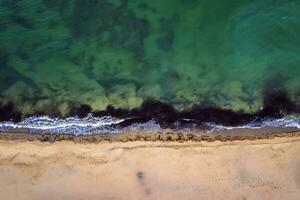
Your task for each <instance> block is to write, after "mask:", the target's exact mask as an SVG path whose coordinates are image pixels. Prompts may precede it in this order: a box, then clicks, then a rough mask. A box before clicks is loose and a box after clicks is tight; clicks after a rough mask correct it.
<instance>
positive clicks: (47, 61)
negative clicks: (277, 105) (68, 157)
mask: <svg viewBox="0 0 300 200" xmlns="http://www.w3.org/2000/svg"><path fill="white" fill-rule="evenodd" d="M267 90H274V91H281V90H284V91H287V93H288V95H289V97H290V98H291V99H292V100H293V101H295V102H299V100H300V1H299V0H263V1H262V0H218V1H212V0H0V99H1V102H4V103H5V102H9V101H12V102H15V103H16V104H17V105H18V107H19V109H21V110H22V111H23V112H24V113H26V112H27V113H28V112H32V111H39V110H40V111H42V110H43V109H44V108H49V107H51V106H56V107H59V109H60V111H61V112H62V113H64V112H67V109H68V105H69V104H70V103H79V104H81V103H84V104H89V105H91V106H92V108H93V109H94V110H103V109H105V108H106V106H107V105H109V104H111V105H113V106H116V107H122V108H134V107H138V106H139V105H140V104H141V103H142V102H143V101H144V100H145V99H149V98H150V99H157V100H161V101H166V102H169V103H172V104H173V105H174V106H175V107H176V108H178V109H183V108H188V107H190V106H192V105H194V104H199V105H203V106H216V107H220V108H229V109H233V110H235V111H239V110H242V111H244V112H254V111H257V110H258V109H260V107H261V106H262V105H263V96H264V94H265V92H266V91H267Z"/></svg>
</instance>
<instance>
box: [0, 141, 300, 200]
mask: <svg viewBox="0 0 300 200" xmlns="http://www.w3.org/2000/svg"><path fill="white" fill-rule="evenodd" d="M0 199H1V200H2V199H3V200H10V199H22V200H26V199H30V200H35V199H55V200H56V199H72V200H73V199H101V200H102V199H103V200H105V199H112V200H113V199H114V200H115V199H116V200H118V199H130V200H134V199H138V200H142V199H155V200H156V199H163V200H168V199H172V200H176V199H184V200H189V199H193V200H194V199H195V200H199V199H218V200H219V199H226V200H227V199H241V200H242V199H264V200H265V199H272V200H273V199H280V200H281V199H288V200H290V199H295V200H296V199H300V136H297V135H296V136H293V137H280V138H277V137H276V138H271V139H260V140H243V141H227V142H221V141H214V142H207V141H200V142H192V141H188V142H183V143H179V142H162V141H158V142H146V141H135V142H126V143H122V142H105V141H104V142H100V143H98V144H93V143H89V144H76V143H74V142H72V141H60V142H55V143H52V144H50V143H48V142H45V143H42V142H40V141H16V140H15V141H9V140H0Z"/></svg>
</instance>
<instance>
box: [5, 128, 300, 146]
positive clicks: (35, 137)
mask: <svg viewBox="0 0 300 200" xmlns="http://www.w3.org/2000/svg"><path fill="white" fill-rule="evenodd" d="M299 135H300V131H299V129H295V128H272V127H269V128H260V129H244V128H242V129H235V130H224V131H215V132H203V131H193V132H192V131H190V132H175V131H172V130H168V129H166V130H165V131H163V132H149V131H147V132H146V131H144V132H142V131H130V132H128V133H120V134H96V135H73V134H51V133H27V132H0V141H1V140H8V141H40V142H50V143H54V142H59V141H73V142H74V143H101V142H134V141H153V142H155V141H161V142H187V141H192V142H201V141H207V142H214V141H221V142H227V141H235V140H237V141H243V140H260V139H271V138H280V137H294V136H296V137H297V136H299Z"/></svg>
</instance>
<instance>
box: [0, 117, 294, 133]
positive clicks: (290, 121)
mask: <svg viewBox="0 0 300 200" xmlns="http://www.w3.org/2000/svg"><path fill="white" fill-rule="evenodd" d="M130 119H131V118H124V119H119V118H114V117H111V116H104V117H94V116H92V115H91V114H90V115H88V116H87V117H85V118H78V117H68V118H65V119H60V118H50V117H48V116H36V117H29V118H26V119H24V120H23V121H21V122H19V123H14V122H0V132H11V133H14V132H26V133H32V134H34V133H50V134H73V135H96V134H121V133H126V132H129V131H146V132H161V131H163V130H164V129H163V128H162V127H161V126H160V125H159V123H157V122H156V121H155V120H149V121H147V122H144V123H132V124H130V125H128V126H126V127H121V126H118V125H119V124H120V123H122V122H125V121H126V120H130ZM182 120H186V121H190V123H189V125H188V126H185V127H180V123H175V124H174V125H173V126H172V129H173V130H174V131H185V132H188V131H195V130H197V129H198V130H201V131H205V132H214V131H222V130H234V129H259V128H265V127H272V128H294V129H300V117H284V118H280V119H270V118H266V119H264V120H260V121H256V120H254V121H251V122H249V123H246V124H244V125H240V126H223V125H222V124H216V123H212V122H211V123H207V122H205V123H201V125H199V124H197V122H195V121H194V120H189V119H182Z"/></svg>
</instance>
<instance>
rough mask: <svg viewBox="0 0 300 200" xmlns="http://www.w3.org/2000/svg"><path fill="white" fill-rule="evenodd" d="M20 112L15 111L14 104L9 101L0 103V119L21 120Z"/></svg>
mask: <svg viewBox="0 0 300 200" xmlns="http://www.w3.org/2000/svg"><path fill="white" fill-rule="evenodd" d="M21 117H22V113H21V112H19V111H17V109H16V108H15V105H14V104H13V103H12V102H10V103H7V104H5V105H3V104H1V103H0V121H13V122H19V121H21Z"/></svg>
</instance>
